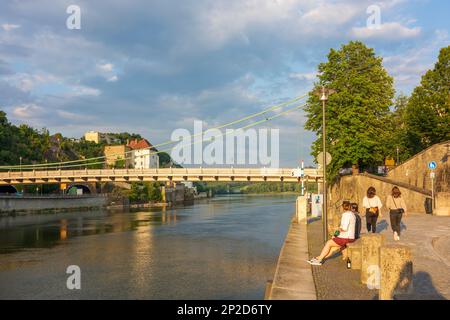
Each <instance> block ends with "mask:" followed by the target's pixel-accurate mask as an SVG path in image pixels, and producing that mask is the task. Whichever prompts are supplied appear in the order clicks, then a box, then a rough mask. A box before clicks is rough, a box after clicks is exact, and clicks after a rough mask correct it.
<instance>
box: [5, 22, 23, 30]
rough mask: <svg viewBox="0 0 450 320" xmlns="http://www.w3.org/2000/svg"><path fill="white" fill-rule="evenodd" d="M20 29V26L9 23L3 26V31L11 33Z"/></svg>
mask: <svg viewBox="0 0 450 320" xmlns="http://www.w3.org/2000/svg"><path fill="white" fill-rule="evenodd" d="M18 28H20V25H19V24H9V23H4V24H2V29H3V30H5V31H11V30H14V29H18Z"/></svg>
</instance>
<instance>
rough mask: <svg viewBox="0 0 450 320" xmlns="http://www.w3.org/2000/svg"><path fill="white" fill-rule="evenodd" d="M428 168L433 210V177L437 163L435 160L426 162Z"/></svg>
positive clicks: (434, 176) (432, 208) (432, 207)
mask: <svg viewBox="0 0 450 320" xmlns="http://www.w3.org/2000/svg"><path fill="white" fill-rule="evenodd" d="M428 168H429V169H430V170H431V172H430V179H431V210H432V211H433V212H434V205H435V204H434V179H436V172H434V170H436V168H437V163H436V161H431V162H430V163H428Z"/></svg>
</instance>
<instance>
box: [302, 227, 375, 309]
mask: <svg viewBox="0 0 450 320" xmlns="http://www.w3.org/2000/svg"><path fill="white" fill-rule="evenodd" d="M308 244H309V256H310V258H312V257H314V256H317V255H319V253H320V251H321V250H322V247H323V232H322V221H321V220H318V221H311V222H310V224H309V225H308ZM306 263H307V262H305V264H306ZM312 271H313V277H314V282H315V285H316V292H317V299H318V300H372V299H378V290H369V289H367V287H366V286H364V285H362V284H361V282H360V274H361V272H360V271H359V270H348V269H347V266H346V264H345V262H344V261H343V260H342V255H341V254H336V255H335V256H333V257H331V258H329V259H328V260H327V261H326V262H325V263H324V264H323V265H322V266H312Z"/></svg>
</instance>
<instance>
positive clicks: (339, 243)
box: [307, 201, 356, 266]
mask: <svg viewBox="0 0 450 320" xmlns="http://www.w3.org/2000/svg"><path fill="white" fill-rule="evenodd" d="M350 208H351V204H350V201H344V202H343V203H342V209H343V210H344V213H343V214H342V218H341V224H340V227H339V230H337V231H336V232H335V233H334V236H333V238H332V239H331V240H328V241H327V243H326V244H325V246H324V247H323V249H322V252H321V253H320V255H319V256H318V257H315V258H312V259H310V260H307V262H308V263H309V264H311V265H314V266H321V265H322V264H323V260H324V259H325V258H326V257H328V256H329V255H330V253H331V252H332V251H333V249H335V248H339V249H340V250H342V249H344V248H345V247H346V246H347V244H348V243H352V242H354V241H355V225H356V217H355V215H354V214H353V212H352V211H350Z"/></svg>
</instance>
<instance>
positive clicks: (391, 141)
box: [385, 94, 412, 162]
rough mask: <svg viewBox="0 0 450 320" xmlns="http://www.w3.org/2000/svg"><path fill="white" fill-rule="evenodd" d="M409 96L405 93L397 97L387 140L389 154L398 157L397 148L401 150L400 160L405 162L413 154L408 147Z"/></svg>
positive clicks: (389, 122) (390, 156)
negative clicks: (407, 113)
mask: <svg viewBox="0 0 450 320" xmlns="http://www.w3.org/2000/svg"><path fill="white" fill-rule="evenodd" d="M408 101H409V98H408V97H407V96H405V95H404V94H400V95H398V96H397V97H396V99H395V102H394V109H393V111H392V112H391V113H390V115H389V117H388V119H387V123H388V126H389V130H388V137H387V139H386V140H385V143H386V147H387V154H386V155H387V156H388V157H389V158H394V159H396V158H397V148H398V150H399V160H400V162H403V161H405V160H407V159H408V158H409V157H411V156H412V154H411V152H410V150H409V148H408V126H407V124H406V112H407V107H408Z"/></svg>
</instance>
